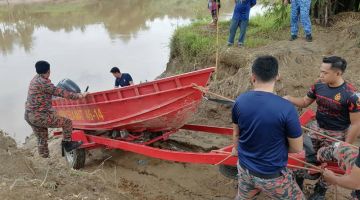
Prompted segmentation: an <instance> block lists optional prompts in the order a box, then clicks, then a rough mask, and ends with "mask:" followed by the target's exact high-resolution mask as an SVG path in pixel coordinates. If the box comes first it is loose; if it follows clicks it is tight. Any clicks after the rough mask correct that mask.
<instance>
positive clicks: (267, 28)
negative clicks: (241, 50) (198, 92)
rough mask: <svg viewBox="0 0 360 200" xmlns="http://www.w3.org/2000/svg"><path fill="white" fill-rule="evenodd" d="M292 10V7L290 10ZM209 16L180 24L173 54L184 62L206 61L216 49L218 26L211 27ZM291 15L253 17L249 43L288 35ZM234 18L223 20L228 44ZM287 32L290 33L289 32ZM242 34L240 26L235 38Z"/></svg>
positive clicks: (224, 40)
mask: <svg viewBox="0 0 360 200" xmlns="http://www.w3.org/2000/svg"><path fill="white" fill-rule="evenodd" d="M287 12H288V11H287ZM210 21H211V20H210V19H209V18H205V19H199V20H197V21H195V22H194V23H192V24H191V25H189V26H185V27H180V28H178V29H177V30H176V31H175V33H174V35H173V37H172V40H171V44H170V46H171V57H172V58H174V57H177V58H180V60H181V61H183V62H188V63H194V62H195V63H197V62H204V61H206V60H207V59H209V57H210V56H212V55H214V53H215V52H216V36H217V34H216V28H209V26H208V23H209V22H210ZM289 21H290V19H288V18H286V19H285V20H284V19H283V20H279V15H278V14H273V13H268V14H266V15H264V16H255V17H252V18H251V20H250V22H249V27H248V29H247V34H246V39H245V47H246V48H256V47H259V46H264V45H267V44H269V43H270V42H273V41H276V40H282V39H284V37H287V36H288V30H287V28H288V27H289V26H290V22H289ZM229 27H230V21H221V22H219V28H218V29H219V45H220V47H223V46H226V45H227V39H228V36H229ZM285 35H286V36H285ZM238 37H239V30H237V34H236V37H235V40H236V39H237V38H238Z"/></svg>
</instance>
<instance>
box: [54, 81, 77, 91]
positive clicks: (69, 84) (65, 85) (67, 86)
mask: <svg viewBox="0 0 360 200" xmlns="http://www.w3.org/2000/svg"><path fill="white" fill-rule="evenodd" d="M57 87H60V88H62V89H64V90H67V91H69V92H75V93H80V92H81V90H80V87H79V86H78V85H77V84H76V83H75V82H74V81H72V80H70V79H68V78H66V79H63V80H61V81H60V82H59V83H58V84H57Z"/></svg>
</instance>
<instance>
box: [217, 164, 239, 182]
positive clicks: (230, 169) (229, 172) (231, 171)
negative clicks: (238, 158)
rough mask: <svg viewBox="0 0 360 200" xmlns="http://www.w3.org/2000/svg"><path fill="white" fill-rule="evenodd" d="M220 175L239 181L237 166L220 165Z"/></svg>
mask: <svg viewBox="0 0 360 200" xmlns="http://www.w3.org/2000/svg"><path fill="white" fill-rule="evenodd" d="M219 171H220V173H221V174H222V175H223V176H225V177H226V178H230V179H234V180H237V178H238V177H237V175H238V170H237V167H236V166H230V165H220V166H219Z"/></svg>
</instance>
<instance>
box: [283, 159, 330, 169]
mask: <svg viewBox="0 0 360 200" xmlns="http://www.w3.org/2000/svg"><path fill="white" fill-rule="evenodd" d="M288 157H289V158H291V159H293V160H296V161H298V162H301V163H302V164H305V165H308V166H310V167H312V168H314V169H317V170H319V171H322V170H323V169H321V168H320V167H318V166H316V165H313V164H311V163H307V162H305V161H303V160H300V159H298V158H295V157H294V156H291V155H289V156H288Z"/></svg>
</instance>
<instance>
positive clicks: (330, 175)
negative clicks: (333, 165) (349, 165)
mask: <svg viewBox="0 0 360 200" xmlns="http://www.w3.org/2000/svg"><path fill="white" fill-rule="evenodd" d="M323 176H324V179H325V181H326V182H327V183H330V184H332V185H336V184H337V183H336V175H335V173H334V172H332V171H331V170H328V169H325V171H324V173H323Z"/></svg>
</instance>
